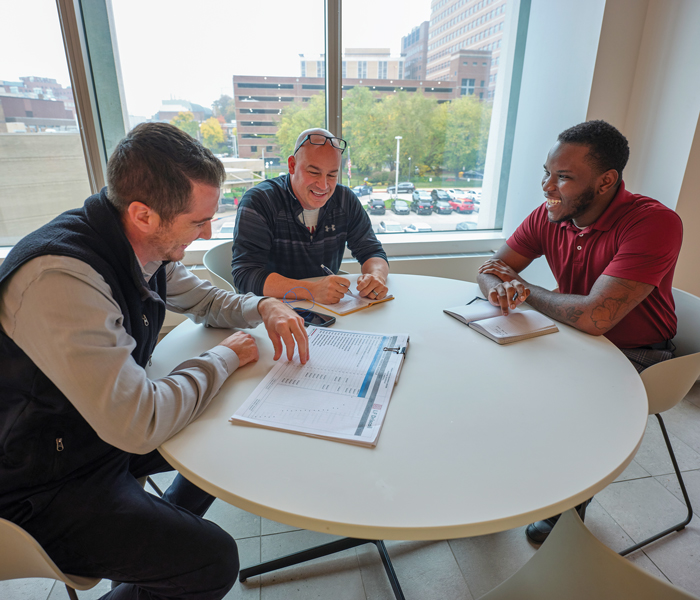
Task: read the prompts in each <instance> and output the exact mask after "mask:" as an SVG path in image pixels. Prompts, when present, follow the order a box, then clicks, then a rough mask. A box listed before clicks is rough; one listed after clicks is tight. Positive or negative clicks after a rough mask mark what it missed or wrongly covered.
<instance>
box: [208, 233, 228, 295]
mask: <svg viewBox="0 0 700 600" xmlns="http://www.w3.org/2000/svg"><path fill="white" fill-rule="evenodd" d="M232 258H233V241H232V240H226V241H225V242H222V243H221V244H217V245H216V246H214V247H213V248H210V249H209V250H207V251H206V252H205V253H204V258H203V259H202V261H203V262H204V266H205V267H206V268H207V270H208V271H209V272H210V273H211V274H212V275H214V277H212V278H211V281H212V283H213V284H214V285H215V286H217V287H220V288H222V289H224V290H229V291H233V292H235V291H236V288H235V286H234V285H233V275H231V259H232Z"/></svg>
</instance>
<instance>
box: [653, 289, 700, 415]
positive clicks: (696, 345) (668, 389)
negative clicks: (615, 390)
mask: <svg viewBox="0 0 700 600" xmlns="http://www.w3.org/2000/svg"><path fill="white" fill-rule="evenodd" d="M673 300H674V302H675V304H676V317H677V318H678V331H677V333H676V337H674V338H673V343H674V344H675V345H676V358H674V359H673V360H667V361H664V362H660V363H657V364H655V365H652V366H651V367H649V368H647V369H645V370H644V371H642V373H641V378H642V382H643V383H644V387H645V388H646V392H647V398H648V399H649V414H650V415H655V414H657V413H661V412H664V411H667V410H669V409H670V408H673V407H674V406H675V405H676V404H678V403H679V402H680V401H681V400H683V398H685V396H686V394H687V393H688V392H689V391H690V388H691V387H693V384H694V383H695V382H696V381H697V379H698V376H700V298H698V297H697V296H693V295H692V294H689V293H688V292H684V291H683V290H678V289H676V288H673Z"/></svg>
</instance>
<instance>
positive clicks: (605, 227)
mask: <svg viewBox="0 0 700 600" xmlns="http://www.w3.org/2000/svg"><path fill="white" fill-rule="evenodd" d="M632 202H633V195H632V194H630V193H629V192H628V191H627V190H626V189H625V182H624V181H622V182H620V187H619V188H618V190H617V193H616V194H615V197H614V198H613V199H612V202H611V203H610V204H609V205H608V208H606V209H605V211H604V212H603V214H602V215H600V216H599V217H598V219H597V220H596V221H595V223H591V224H590V225H589V226H588V227H585V228H584V229H588V230H591V231H592V230H598V231H609V230H610V229H612V227H613V226H614V225H615V223H616V222H617V220H618V219H619V218H620V217H621V216H622V215H624V214H625V213H627V212H628V211H629V208H630V206H631V204H632ZM559 225H560V226H561V227H566V228H567V229H570V230H571V231H576V232H580V231H583V230H582V229H579V228H578V227H576V225H574V224H573V222H572V221H571V220H568V221H563V222H562V223H559Z"/></svg>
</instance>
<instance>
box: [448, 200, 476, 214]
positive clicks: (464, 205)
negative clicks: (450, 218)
mask: <svg viewBox="0 0 700 600" xmlns="http://www.w3.org/2000/svg"><path fill="white" fill-rule="evenodd" d="M450 206H451V207H452V210H454V211H457V212H460V213H467V214H471V213H473V212H474V210H475V207H474V201H473V200H472V199H471V198H455V199H454V200H450Z"/></svg>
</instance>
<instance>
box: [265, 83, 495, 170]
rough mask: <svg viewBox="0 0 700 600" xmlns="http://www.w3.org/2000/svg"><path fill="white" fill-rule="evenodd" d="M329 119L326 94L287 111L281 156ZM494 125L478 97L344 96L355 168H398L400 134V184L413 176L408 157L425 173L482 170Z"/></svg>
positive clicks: (357, 90) (366, 92) (363, 92)
mask: <svg viewBox="0 0 700 600" xmlns="http://www.w3.org/2000/svg"><path fill="white" fill-rule="evenodd" d="M324 120H325V96H324V95H323V94H318V95H317V96H313V97H312V98H311V100H310V101H309V102H308V103H304V104H302V103H294V104H293V105H292V106H289V107H288V108H286V109H285V110H284V112H283V113H282V119H281V121H280V125H279V129H278V131H277V140H278V142H279V144H280V148H281V152H282V155H283V156H287V155H289V154H291V153H292V152H293V151H294V143H295V142H296V139H297V136H298V135H299V133H301V132H302V131H304V130H305V129H309V128H311V127H322V126H323V122H324ZM490 121H491V105H490V104H489V103H486V102H481V101H479V100H477V99H476V98H474V97H473V96H463V97H461V98H456V99H455V100H452V101H451V102H444V103H439V102H438V101H437V99H436V98H434V97H432V95H431V94H430V93H425V92H424V91H423V90H419V91H417V92H414V93H409V92H406V91H396V92H395V93H393V94H390V95H386V96H384V97H381V96H380V95H379V93H377V92H373V91H372V90H371V89H370V88H366V87H360V86H356V87H354V88H353V89H351V90H349V91H348V93H347V94H346V95H345V97H344V98H343V137H344V138H345V139H346V140H347V142H348V145H349V147H350V155H351V158H352V164H353V167H354V168H355V169H357V170H359V171H361V172H365V173H370V172H380V171H383V170H387V169H389V170H391V169H393V168H395V162H396V136H401V138H402V139H401V145H400V150H399V151H400V157H399V169H400V173H399V179H401V180H405V179H408V178H409V173H408V168H409V161H408V158H409V157H410V158H411V162H410V165H411V168H414V167H415V168H416V169H417V170H418V171H419V172H420V173H421V175H426V174H433V175H437V174H439V172H440V171H441V170H442V169H449V170H451V171H454V172H455V173H457V172H459V171H461V170H467V171H469V170H472V169H479V170H481V169H483V164H484V158H485V153H486V144H487V142H488V130H489V124H490ZM346 156H347V154H346Z"/></svg>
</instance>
